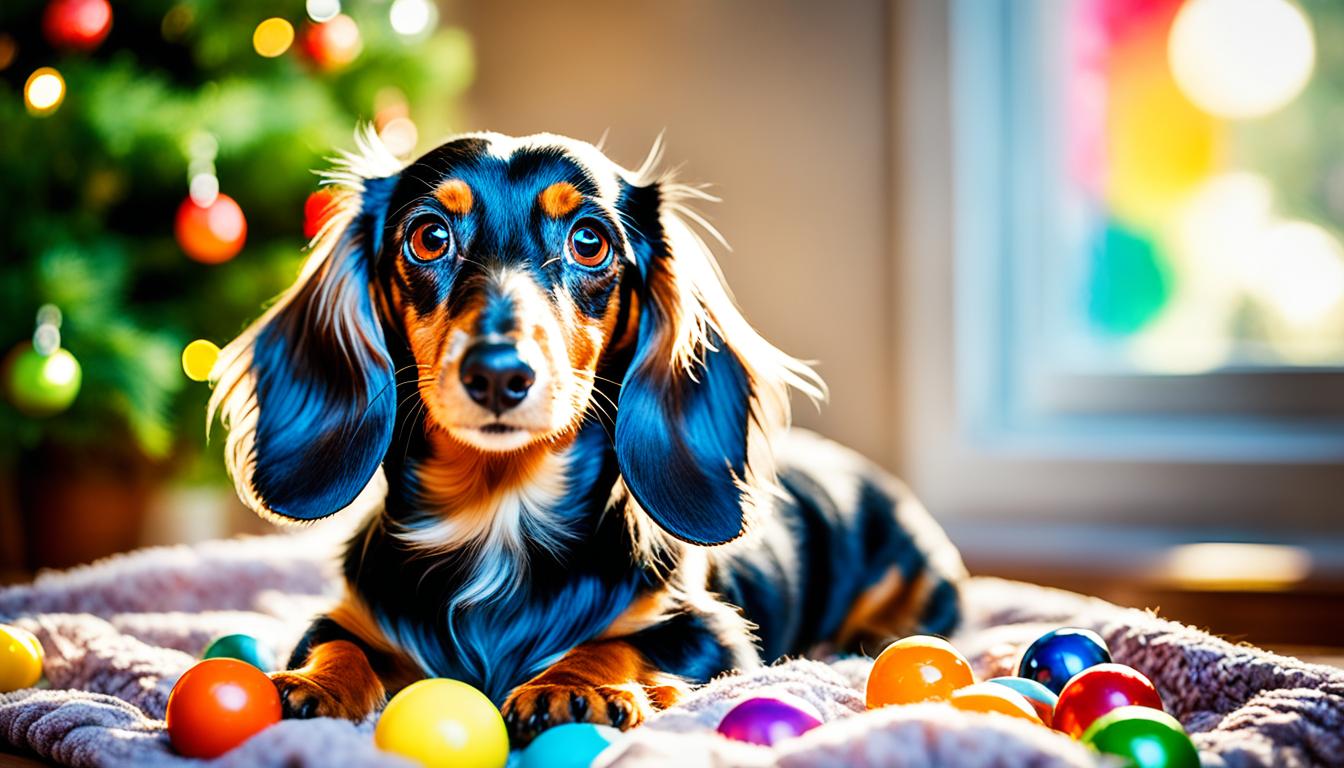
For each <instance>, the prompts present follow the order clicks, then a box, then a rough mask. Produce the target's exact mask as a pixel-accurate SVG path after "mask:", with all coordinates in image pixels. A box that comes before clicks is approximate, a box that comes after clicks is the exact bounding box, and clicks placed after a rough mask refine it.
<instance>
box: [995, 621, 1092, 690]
mask: <svg viewBox="0 0 1344 768" xmlns="http://www.w3.org/2000/svg"><path fill="white" fill-rule="evenodd" d="M1110 660H1111V651H1110V649H1108V648H1107V647H1106V641H1105V640H1102V639H1101V636H1100V635H1098V634H1097V633H1096V632H1093V631H1091V630H1089V629H1077V628H1075V627H1064V628H1063V629H1056V630H1054V631H1053V632H1047V633H1045V634H1044V635H1041V636H1040V637H1039V638H1037V640H1036V642H1034V643H1032V644H1031V645H1030V646H1028V647H1027V650H1025V651H1023V652H1022V658H1021V659H1019V660H1018V662H1017V676H1018V677H1025V678H1027V679H1028V680H1035V681H1036V682H1038V683H1040V684H1041V685H1044V686H1045V687H1046V688H1049V689H1050V691H1051V692H1053V693H1054V694H1055V695H1059V692H1060V691H1062V690H1064V684H1065V683H1067V682H1069V678H1071V677H1073V676H1074V675H1076V674H1078V673H1079V672H1082V671H1083V670H1084V669H1087V668H1088V667H1092V666H1096V665H1097V664H1105V663H1108V662H1109V661H1110Z"/></svg>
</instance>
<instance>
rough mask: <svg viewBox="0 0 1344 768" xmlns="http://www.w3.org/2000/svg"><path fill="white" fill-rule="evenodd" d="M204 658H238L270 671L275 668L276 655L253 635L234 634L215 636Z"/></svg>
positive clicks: (264, 670)
mask: <svg viewBox="0 0 1344 768" xmlns="http://www.w3.org/2000/svg"><path fill="white" fill-rule="evenodd" d="M201 658H202V659H220V658H223V659H238V660H239V661H245V662H247V663H248V664H251V665H252V666H254V667H256V668H257V669H260V670H261V671H262V672H270V671H272V670H274V669H275V656H274V655H272V654H271V651H270V649H269V648H267V647H266V646H264V645H262V644H261V643H260V642H258V641H257V638H255V637H253V636H251V635H244V634H233V635H223V636H221V637H217V638H215V639H214V640H213V641H211V643H210V644H209V645H207V646H206V647H205V652H204V653H202V654H201Z"/></svg>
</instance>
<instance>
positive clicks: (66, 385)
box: [5, 344, 83, 417]
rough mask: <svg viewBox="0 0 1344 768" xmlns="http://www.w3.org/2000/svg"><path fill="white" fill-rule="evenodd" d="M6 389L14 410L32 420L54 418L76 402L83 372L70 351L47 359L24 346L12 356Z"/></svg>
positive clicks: (10, 356) (45, 356) (61, 350)
mask: <svg viewBox="0 0 1344 768" xmlns="http://www.w3.org/2000/svg"><path fill="white" fill-rule="evenodd" d="M6 368H7V369H8V375H7V376H6V381H5V389H6V390H7V392H8V394H9V400H10V402H12V403H14V407H15V408H18V409H19V410H20V411H23V412H24V413H26V414H28V415H29V416H39V417H40V416H54V415H56V414H58V413H60V412H61V411H64V410H65V409H66V408H69V407H70V404H71V403H73V402H74V401H75V397H76V396H78V395H79V385H80V382H81V381H82V380H83V371H81V370H80V367H79V361H78V360H76V359H75V356H74V355H72V354H70V351H69V350H67V349H57V350H56V351H54V352H52V353H51V354H50V355H44V354H42V353H40V352H38V351H37V350H36V349H33V345H32V344H23V345H21V346H19V347H16V348H15V349H14V351H13V352H11V353H10V355H9V359H8V365H7V366H6Z"/></svg>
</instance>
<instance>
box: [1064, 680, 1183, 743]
mask: <svg viewBox="0 0 1344 768" xmlns="http://www.w3.org/2000/svg"><path fill="white" fill-rule="evenodd" d="M1127 706H1139V707H1151V708H1152V709H1156V710H1158V711H1161V709H1162V699H1161V697H1159V696H1158V695H1157V689H1156V688H1154V687H1153V684H1152V682H1150V681H1149V680H1148V678H1146V677H1144V676H1143V675H1142V674H1140V673H1139V672H1138V671H1137V670H1134V669H1130V668H1129V667H1126V666H1125V665H1124V664H1097V665H1096V666H1093V667H1088V668H1087V669H1085V670H1083V671H1082V672H1079V673H1078V674H1077V675H1074V676H1073V678H1072V679H1070V680H1069V683H1068V685H1066V686H1064V690H1062V691H1060V692H1059V703H1057V704H1055V721H1054V726H1055V730H1057V731H1063V732H1065V733H1067V734H1069V735H1070V736H1072V737H1073V738H1075V739H1076V738H1079V737H1081V736H1082V735H1083V732H1084V731H1086V730H1087V727H1088V726H1089V725H1091V724H1092V723H1094V722H1096V720H1097V719H1098V718H1100V717H1101V716H1102V715H1105V714H1106V713H1107V712H1110V711H1111V710H1113V709H1117V708H1119V707H1127Z"/></svg>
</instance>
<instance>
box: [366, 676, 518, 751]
mask: <svg viewBox="0 0 1344 768" xmlns="http://www.w3.org/2000/svg"><path fill="white" fill-rule="evenodd" d="M373 743H374V744H377V745H378V748H379V749H383V750H386V751H388V752H394V753H396V754H398V755H401V756H402V757H404V758H407V759H408V760H411V761H412V762H416V763H419V764H420V765H423V766H426V768H449V767H450V766H452V767H454V768H501V767H502V766H503V765H504V763H505V762H506V761H507V760H508V759H509V734H508V731H507V730H505V728H504V718H503V717H501V716H500V714H499V710H498V709H495V705H494V704H491V703H490V699H488V698H486V696H485V694H483V693H481V692H480V691H478V690H476V689H475V688H472V687H471V686H470V685H467V684H466V683H463V682H461V681H458V680H448V679H446V678H433V679H430V680H420V681H419V682H415V683H411V684H410V685H408V686H406V687H405V688H403V689H401V691H400V692H398V693H397V695H396V696H393V697H392V700H391V701H389V702H388V703H387V707H386V708H385V709H384V710H383V714H382V716H381V717H379V718H378V725H376V726H375V727H374V729H373Z"/></svg>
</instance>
